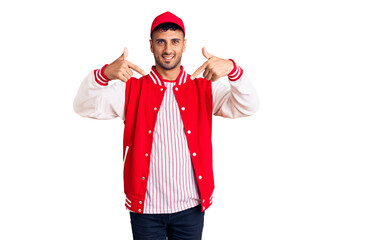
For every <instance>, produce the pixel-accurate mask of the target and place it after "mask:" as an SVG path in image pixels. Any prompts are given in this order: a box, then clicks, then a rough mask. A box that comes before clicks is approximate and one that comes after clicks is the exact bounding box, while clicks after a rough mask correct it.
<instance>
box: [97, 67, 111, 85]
mask: <svg viewBox="0 0 376 240" xmlns="http://www.w3.org/2000/svg"><path fill="white" fill-rule="evenodd" d="M107 65H108V64H105V65H104V66H103V67H102V68H101V69H95V70H94V76H95V81H96V82H97V83H98V84H99V85H102V86H107V85H108V82H109V81H110V79H108V78H107V77H106V75H105V74H104V68H105V67H106V66H107Z"/></svg>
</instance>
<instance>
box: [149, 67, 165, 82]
mask: <svg viewBox="0 0 376 240" xmlns="http://www.w3.org/2000/svg"><path fill="white" fill-rule="evenodd" d="M151 73H152V74H153V75H154V77H155V78H156V79H157V82H158V84H159V85H161V86H163V85H162V82H161V80H160V79H159V77H158V75H157V74H156V73H155V72H154V69H152V71H151Z"/></svg>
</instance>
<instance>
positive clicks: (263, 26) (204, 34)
mask: <svg viewBox="0 0 376 240" xmlns="http://www.w3.org/2000/svg"><path fill="white" fill-rule="evenodd" d="M372 2H373V1H361V0H358V1H334V0H325V1H324V0H316V1H292V0H289V1H276V0H274V1H273V0H265V1H247V2H246V1H240V0H232V1H186V2H181V1H162V0H160V1H150V2H147V1H140V0H139V1H124V0H123V1H116V0H108V1H88V0H86V1H77V0H75V1H73V0H65V1H42V0H35V1H13V2H12V3H11V2H5V1H3V2H2V3H1V5H0V20H1V21H0V24H1V38H0V41H1V44H0V50H1V53H0V60H1V62H0V67H1V86H0V114H1V124H0V138H1V145H0V146H1V151H0V159H1V162H0V194H1V197H0V221H1V222H0V228H1V230H0V239H4V240H5V239H6V240H8V239H9V240H13V239H17V240H18V239H40V240H44V239H48V240H50V239H54V240H60V239H64V240H66V239H73V240H75V239H80V240H81V239H112V240H116V239H119V240H120V239H131V237H132V235H131V227H130V220H129V213H128V211H127V210H125V207H124V194H123V186H122V166H123V165H122V130H123V123H122V121H121V120H120V119H114V120H108V121H99V120H92V119H85V118H82V117H80V116H78V115H77V114H75V113H74V112H73V99H74V97H75V95H76V92H77V90H78V87H79V84H80V83H81V81H82V80H83V78H84V77H85V76H86V75H87V74H88V73H89V72H90V71H92V70H93V69H95V68H100V67H101V66H103V64H105V63H110V62H112V61H113V60H115V59H116V58H117V57H118V56H120V55H121V53H122V51H123V47H124V46H126V47H128V49H129V60H130V61H132V62H134V63H135V64H137V65H138V66H140V67H141V68H143V69H144V70H145V71H149V69H150V67H151V65H152V64H153V62H154V59H153V56H152V54H151V53H150V50H149V43H148V40H149V31H150V26H151V22H152V20H153V19H154V17H155V16H157V15H158V14H160V13H162V12H165V11H171V12H173V13H175V14H176V15H178V16H180V17H181V18H182V19H183V20H184V22H185V25H186V37H187V39H188V42H187V51H186V52H185V54H184V56H183V65H184V67H185V68H186V69H187V71H188V72H190V73H192V72H193V71H194V70H195V69H196V68H197V67H199V66H200V65H201V64H202V63H203V62H204V61H205V59H204V57H203V56H202V55H201V47H203V46H206V47H207V50H208V51H209V53H211V54H213V55H216V56H219V57H222V58H233V59H234V60H235V61H237V62H238V63H239V65H241V66H242V67H243V68H244V70H245V71H247V74H248V76H249V77H250V78H251V79H252V82H253V84H254V86H255V87H256V89H257V91H258V94H259V96H260V109H259V111H258V112H257V113H256V114H255V115H253V116H252V117H249V118H242V119H223V118H219V117H214V119H213V149H214V167H215V169H214V170H215V178H216V191H215V199H214V203H213V205H212V207H211V208H210V209H208V211H207V212H206V217H205V227H204V235H203V239H209V240H211V239H252V240H279V239H288V240H302V239H304V240H310V239H312V240H317V239H321V240H322V239H325V240H326V239H328V240H333V239H341V240H343V239H356V240H358V239H362V240H368V239H370V240H371V239H372V240H374V239H376V230H375V226H376V204H375V202H376V175H375V171H376V163H375V161H376V150H375V149H376V148H375V147H376V144H375V143H376V127H375V123H376V114H375V104H376V94H375V93H374V92H375V90H376V89H375V80H376V71H375V70H376V69H375V64H376V57H375V56H376V47H375V46H376V45H375V43H376V31H375V29H376V28H375V27H376V26H375V25H376V24H375V23H376V15H375V12H376V8H375V6H374V5H373V4H372ZM220 81H223V82H226V81H227V80H226V79H225V78H224V79H221V80H220Z"/></svg>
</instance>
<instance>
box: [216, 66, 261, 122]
mask: <svg viewBox="0 0 376 240" xmlns="http://www.w3.org/2000/svg"><path fill="white" fill-rule="evenodd" d="M228 78H229V82H230V85H229V86H228V85H226V84H224V83H221V82H220V81H219V80H217V81H215V82H213V83H212V93H213V94H212V96H213V114H214V115H216V116H221V117H225V118H239V117H246V116H251V115H252V114H254V113H255V112H256V111H257V109H258V106H259V99H258V95H257V93H256V90H255V88H254V87H253V85H252V83H251V81H250V79H248V78H247V76H246V74H245V73H244V72H243V70H242V69H241V68H240V67H239V66H237V65H236V64H235V68H234V70H233V71H232V72H231V73H230V74H229V75H228Z"/></svg>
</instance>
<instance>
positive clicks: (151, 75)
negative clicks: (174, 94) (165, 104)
mask: <svg viewBox="0 0 376 240" xmlns="http://www.w3.org/2000/svg"><path fill="white" fill-rule="evenodd" d="M149 76H150V77H151V79H152V80H153V82H154V84H156V85H158V83H157V81H156V80H155V79H154V77H153V74H152V72H150V74H149Z"/></svg>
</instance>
